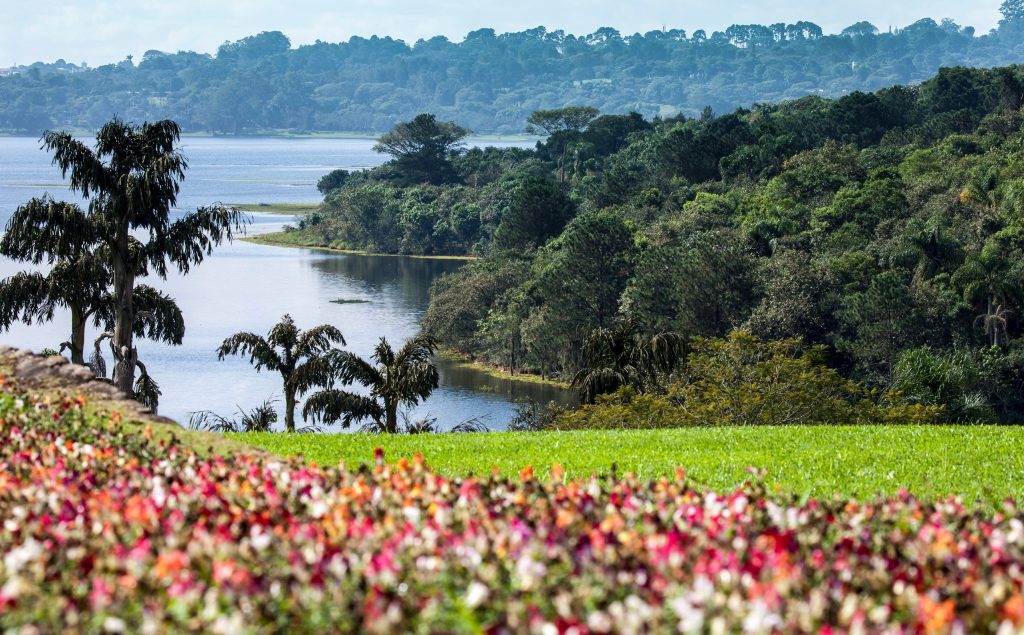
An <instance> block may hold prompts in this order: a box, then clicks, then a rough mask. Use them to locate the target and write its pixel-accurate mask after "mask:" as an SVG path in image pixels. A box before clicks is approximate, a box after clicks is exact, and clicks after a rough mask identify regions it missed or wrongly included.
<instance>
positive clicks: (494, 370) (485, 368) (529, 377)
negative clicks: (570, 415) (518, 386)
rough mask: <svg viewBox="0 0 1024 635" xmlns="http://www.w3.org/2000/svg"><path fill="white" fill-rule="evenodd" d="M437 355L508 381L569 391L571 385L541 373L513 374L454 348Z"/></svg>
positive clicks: (464, 366) (443, 349) (440, 351)
mask: <svg viewBox="0 0 1024 635" xmlns="http://www.w3.org/2000/svg"><path fill="white" fill-rule="evenodd" d="M437 356H438V357H440V358H441V359H443V360H445V361H446V362H450V363H453V364H456V365H458V366H460V367H463V368H471V369H473V370H475V371H477V372H480V373H483V374H485V375H487V376H489V377H494V378H496V379H503V380H508V381H515V382H522V383H524V384H538V385H542V386H551V387H552V388H560V389H562V390H565V391H568V390H569V388H570V385H569V384H568V383H566V382H564V381H558V380H556V379H545V378H543V377H541V376H540V375H535V374H533V373H519V374H516V375H513V374H512V373H510V372H508V371H507V370H505V369H504V368H502V367H501V366H497V365H495V364H491V363H489V362H484V361H480V360H471V359H467V356H466V355H465V354H464V353H460V352H459V351H457V350H455V349H452V348H441V349H439V350H438V352H437Z"/></svg>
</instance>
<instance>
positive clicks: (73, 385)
mask: <svg viewBox="0 0 1024 635" xmlns="http://www.w3.org/2000/svg"><path fill="white" fill-rule="evenodd" d="M0 374H6V375H7V377H8V378H11V379H14V380H15V381H16V382H17V383H18V385H19V386H21V387H23V388H25V389H26V390H30V391H33V392H50V391H57V392H65V393H69V394H79V393H81V394H83V395H85V396H86V397H87V398H88V399H89V401H90V402H92V403H93V404H94V405H96V406H99V407H102V408H104V409H109V410H116V411H118V412H120V413H121V415H122V416H124V417H126V418H129V419H134V420H136V421H140V422H154V423H164V424H173V425H175V426H176V425H177V423H176V422H175V421H173V420H172V419H168V418H167V417H161V416H158V415H157V414H155V413H154V412H153V411H152V410H151V409H150V408H147V407H146V406H144V405H142V404H140V403H139V402H137V401H135V400H134V399H132V398H131V397H129V396H128V395H125V394H124V393H123V392H121V391H120V390H118V389H117V387H115V386H114V385H113V384H112V383H111V382H110V381H109V380H106V379H101V378H98V377H96V376H95V375H94V374H93V372H92V370H90V369H89V368H86V367H85V366H79V365H77V364H72V363H70V362H68V360H67V359H65V358H64V357H62V356H60V355H54V356H51V357H44V356H42V355H38V354H36V353H33V352H31V351H26V350H23V349H18V348H13V347H10V346H4V345H0Z"/></svg>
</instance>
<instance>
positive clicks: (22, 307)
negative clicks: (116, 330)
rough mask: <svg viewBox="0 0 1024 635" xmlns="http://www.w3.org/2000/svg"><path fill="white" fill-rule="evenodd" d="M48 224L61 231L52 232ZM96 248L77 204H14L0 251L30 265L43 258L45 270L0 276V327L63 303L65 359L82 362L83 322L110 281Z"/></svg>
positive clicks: (41, 318) (37, 318)
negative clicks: (67, 328)
mask: <svg viewBox="0 0 1024 635" xmlns="http://www.w3.org/2000/svg"><path fill="white" fill-rule="evenodd" d="M50 227H61V228H64V229H65V230H66V231H63V232H61V233H53V232H51V231H49V228H50ZM96 248H97V244H96V240H95V236H94V232H93V227H92V226H91V225H90V223H89V219H88V218H87V217H86V215H85V213H84V212H83V211H82V209H81V208H80V207H79V206H77V205H72V204H70V203H62V202H58V201H55V200H53V199H51V198H49V197H45V196H44V197H43V198H41V199H39V198H37V199H32V200H31V201H29V202H28V203H26V204H25V205H22V206H21V207H19V208H18V209H17V210H15V212H14V214H13V215H12V216H11V219H10V221H8V223H7V230H6V232H5V233H4V236H3V238H2V239H0V254H3V255H4V256H7V257H8V258H12V259H15V260H21V261H25V262H30V263H32V264H34V265H40V264H42V263H44V262H45V263H46V264H48V265H50V271H49V272H48V273H46V274H43V273H39V272H28V271H23V272H20V273H17V274H15V275H13V276H11V277H10V278H7V279H6V280H4V281H3V282H0V328H2V329H5V330H6V329H9V328H10V327H11V324H13V323H14V322H16V321H19V320H20V321H22V322H24V323H25V324H31V323H33V322H39V323H42V322H49V321H51V320H53V317H54V312H55V311H56V309H57V308H64V309H67V310H68V311H69V312H70V313H71V335H70V337H69V338H68V341H67V343H66V344H67V347H68V348H69V349H70V352H71V361H72V363H75V364H85V327H86V324H87V323H88V321H89V319H90V318H91V317H93V315H94V314H95V313H96V311H97V310H99V309H100V306H101V304H102V303H103V302H105V301H106V300H107V298H108V287H109V285H110V274H109V271H108V269H107V267H106V263H105V262H104V261H103V259H102V258H100V257H98V256H97V255H96V254H95V253H94V252H95V250H96Z"/></svg>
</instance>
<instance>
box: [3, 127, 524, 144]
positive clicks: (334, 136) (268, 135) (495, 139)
mask: <svg viewBox="0 0 1024 635" xmlns="http://www.w3.org/2000/svg"><path fill="white" fill-rule="evenodd" d="M67 132H70V133H71V134H72V135H73V136H75V137H94V136H96V131H95V130H83V129H79V128H72V129H70V130H67ZM382 134H384V133H382V132H344V131H339V132H331V131H324V132H304V133H292V132H286V131H283V130H277V131H275V130H261V131H258V132H253V133H247V134H225V133H218V132H208V131H203V130H195V131H190V132H182V133H181V138H182V139H325V140H346V139H348V140H351V141H376V140H377V139H379V138H380V136H381V135H382ZM39 136H40V135H35V134H30V133H22V132H12V131H4V132H0V137H2V138H25V139H39ZM538 139H539V137H535V136H531V135H519V134H498V133H495V134H480V135H472V136H470V137H466V143H468V144H469V145H474V142H477V143H476V145H479V144H480V143H525V142H528V141H536V140H538Z"/></svg>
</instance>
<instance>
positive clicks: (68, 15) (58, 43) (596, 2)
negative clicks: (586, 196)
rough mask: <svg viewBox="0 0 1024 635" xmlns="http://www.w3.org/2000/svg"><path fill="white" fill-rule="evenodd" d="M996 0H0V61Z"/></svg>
mask: <svg viewBox="0 0 1024 635" xmlns="http://www.w3.org/2000/svg"><path fill="white" fill-rule="evenodd" d="M999 4H1000V0H972V2H969V3H965V2H962V0H935V1H931V2H926V1H923V0H913V1H910V2H892V0H861V1H860V2H856V3H848V2H842V3H837V2H833V3H825V2H821V1H820V0H813V1H812V0H780V1H778V2H774V3H764V2H755V1H750V0H732V1H730V0H726V1H724V2H718V3H709V2H706V1H704V2H698V1H696V0H632V1H630V2H625V1H622V0H615V1H612V0H518V1H516V2H509V1H508V0H477V1H465V0H439V1H434V2H428V1H424V0H291V1H289V2H281V1H280V0H172V1H170V2H168V1H166V0H162V1H160V2H155V1H153V0H131V1H130V0H100V1H88V0H4V11H5V14H6V15H5V19H4V20H3V22H0V67H3V66H7V65H9V64H13V63H15V62H17V63H21V64H25V63H30V62H33V61H39V60H42V61H48V62H49V61H54V60H56V59H58V58H63V59H65V60H67V61H69V62H81V61H88V62H89V63H90V64H91V65H94V66H95V65H98V64H103V63H109V62H114V61H118V60H122V59H124V57H125V56H126V55H128V54H131V55H134V56H135V57H136V58H138V57H140V56H141V55H142V54H143V53H144V52H145V51H147V50H150V49H157V50H162V51H169V52H174V51H178V50H194V51H199V52H209V53H212V52H215V51H216V49H217V47H218V46H219V45H220V44H221V43H223V42H224V41H230V40H237V39H240V38H242V37H245V36H247V35H252V34H255V33H258V32H260V31H270V30H277V31H283V32H284V33H285V34H287V35H288V36H289V37H290V38H291V39H292V42H293V43H294V44H306V43H311V42H314V41H316V40H318V39H319V40H324V41H330V42H337V41H343V40H347V39H348V38H349V37H351V36H353V35H360V36H364V37H367V36H370V35H390V36H392V37H396V38H399V39H403V40H405V41H407V42H410V43H412V42H415V41H416V40H417V39H419V38H429V37H431V36H434V35H444V36H447V37H448V38H450V39H453V40H460V39H462V37H463V36H464V35H465V34H466V33H468V32H469V31H472V30H474V29H477V28H481V27H491V28H494V29H496V30H498V31H499V32H503V31H516V30H522V29H526V28H532V27H535V26H539V25H543V26H546V27H548V28H549V29H564V30H565V31H567V32H571V33H577V34H582V33H591V32H593V31H594V30H596V29H597V28H598V27H601V26H611V27H614V28H616V29H618V30H620V31H622V32H623V33H626V34H630V33H634V32H641V33H642V32H646V31H649V30H652V29H659V28H661V27H662V26H667V27H669V28H684V29H686V30H688V31H694V30H696V29H700V28H703V29H706V30H709V31H710V30H714V29H722V28H724V27H726V26H728V25H730V24H734V23H753V22H757V23H762V24H767V23H773V22H796V21H798V20H810V21H812V22H816V23H817V24H819V25H821V26H822V27H823V28H824V29H825V30H826V31H827V32H834V31H838V30H840V29H842V28H843V27H845V26H847V25H849V24H852V23H854V22H858V21H860V20H869V21H871V22H873V23H874V24H875V25H876V26H878V27H879V28H881V29H883V30H884V29H887V28H888V27H889V26H895V27H898V26H905V25H907V24H909V23H911V22H914V21H916V20H917V19H919V18H922V17H932V18H935V19H941V18H944V17H950V18H953V19H954V20H956V21H957V22H960V23H961V24H969V25H973V26H975V27H977V28H978V30H979V32H984V31H987V30H988V29H990V28H992V27H994V26H995V25H996V23H997V21H998V18H999V13H998V8H999Z"/></svg>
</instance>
